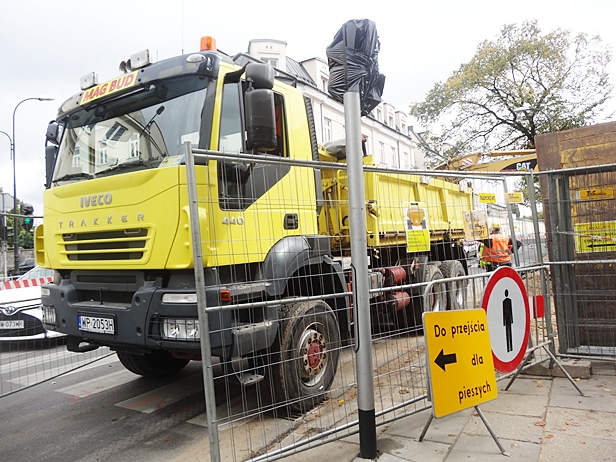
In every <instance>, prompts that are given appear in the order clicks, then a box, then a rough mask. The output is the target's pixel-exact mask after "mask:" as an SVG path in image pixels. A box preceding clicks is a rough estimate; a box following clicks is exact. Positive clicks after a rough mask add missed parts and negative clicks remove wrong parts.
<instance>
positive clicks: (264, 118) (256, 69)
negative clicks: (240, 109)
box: [244, 63, 277, 151]
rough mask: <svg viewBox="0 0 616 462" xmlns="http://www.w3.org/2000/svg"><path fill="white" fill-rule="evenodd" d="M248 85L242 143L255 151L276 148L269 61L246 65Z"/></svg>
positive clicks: (272, 70)
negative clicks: (244, 141) (243, 141)
mask: <svg viewBox="0 0 616 462" xmlns="http://www.w3.org/2000/svg"><path fill="white" fill-rule="evenodd" d="M246 82H247V83H248V89H247V90H246V93H245V95H244V107H245V110H246V147H247V148H248V149H250V150H251V151H252V150H257V151H272V150H274V149H276V144H277V141H276V113H275V109H274V92H273V91H272V88H274V68H273V67H272V66H270V65H269V64H265V63H263V64H261V63H250V64H248V65H247V66H246Z"/></svg>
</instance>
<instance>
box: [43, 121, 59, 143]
mask: <svg viewBox="0 0 616 462" xmlns="http://www.w3.org/2000/svg"><path fill="white" fill-rule="evenodd" d="M61 137H62V127H61V126H60V124H58V123H57V122H55V121H53V120H52V121H51V122H49V125H47V133H46V134H45V138H46V139H47V141H49V142H50V143H53V144H60V138H61Z"/></svg>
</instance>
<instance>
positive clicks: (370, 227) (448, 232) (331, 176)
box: [319, 149, 474, 251]
mask: <svg viewBox="0 0 616 462" xmlns="http://www.w3.org/2000/svg"><path fill="white" fill-rule="evenodd" d="M319 156H320V159H321V161H326V162H340V163H344V162H346V160H338V159H337V158H336V157H334V156H332V155H330V154H328V153H327V152H326V151H325V150H324V149H321V150H320V151H319ZM363 160H364V165H365V166H375V164H374V162H373V158H372V156H365V157H364V158H363ZM321 175H322V185H323V199H324V207H323V209H322V211H321V214H320V216H319V232H320V233H321V234H327V235H330V236H332V244H333V245H334V246H338V247H340V246H341V247H343V248H344V247H348V246H350V240H349V218H348V216H349V205H348V177H347V172H346V170H334V169H332V170H327V169H324V170H323V171H322V174H321ZM364 187H365V197H366V227H367V230H366V231H367V241H368V245H369V246H370V247H381V246H392V245H407V244H408V247H409V251H413V250H427V249H424V248H421V245H419V247H418V248H416V249H414V248H413V244H412V242H411V241H412V240H413V239H414V238H411V237H410V236H411V234H412V233H419V234H421V233H420V231H419V230H422V229H423V230H424V231H423V232H424V233H425V236H426V238H425V243H426V244H429V242H428V240H429V241H430V242H435V241H450V240H455V239H462V238H463V237H464V226H463V212H464V211H465V210H473V208H474V207H473V192H472V189H471V188H470V186H469V185H468V182H467V181H462V182H460V183H459V184H458V183H453V182H449V181H445V180H443V179H438V178H437V177H435V176H422V175H412V174H407V173H405V174H397V173H388V172H365V173H364ZM413 230H418V231H413ZM426 230H427V231H426ZM409 231H410V233H409ZM428 236H429V237H428ZM428 247H429V245H428Z"/></svg>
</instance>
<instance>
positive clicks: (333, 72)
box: [327, 19, 385, 116]
mask: <svg viewBox="0 0 616 462" xmlns="http://www.w3.org/2000/svg"><path fill="white" fill-rule="evenodd" d="M379 49H380V42H379V37H378V35H377V33H376V25H375V24H374V22H372V21H370V20H369V19H353V20H351V21H347V22H346V23H345V24H344V25H343V26H342V27H341V28H340V30H339V31H338V32H337V33H336V35H335V37H334V41H333V42H332V43H331V45H329V46H328V47H327V61H328V65H329V85H328V87H329V94H330V95H331V96H332V98H334V99H335V100H336V101H339V102H343V96H344V94H345V93H346V92H347V91H355V92H359V95H360V101H361V115H362V116H365V115H368V114H369V113H370V112H371V111H372V110H373V109H374V108H375V107H376V106H377V105H378V104H379V103H380V102H381V95H382V94H383V87H384V86H385V76H384V75H383V74H380V73H379V63H378V54H379Z"/></svg>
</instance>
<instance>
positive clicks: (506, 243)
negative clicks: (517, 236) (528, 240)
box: [480, 223, 513, 273]
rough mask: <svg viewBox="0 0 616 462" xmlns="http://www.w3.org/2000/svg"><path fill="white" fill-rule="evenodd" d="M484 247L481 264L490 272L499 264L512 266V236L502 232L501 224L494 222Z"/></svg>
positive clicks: (484, 241) (483, 244)
mask: <svg viewBox="0 0 616 462" xmlns="http://www.w3.org/2000/svg"><path fill="white" fill-rule="evenodd" d="M482 247H483V248H482V250H481V261H480V265H481V266H483V267H485V269H486V271H487V272H488V273H489V272H490V271H494V270H495V269H496V268H498V267H499V266H511V253H512V249H513V242H512V241H511V238H510V237H507V236H504V235H503V234H501V227H500V224H498V223H492V231H491V232H490V237H489V238H488V239H484V240H483V243H482Z"/></svg>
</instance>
